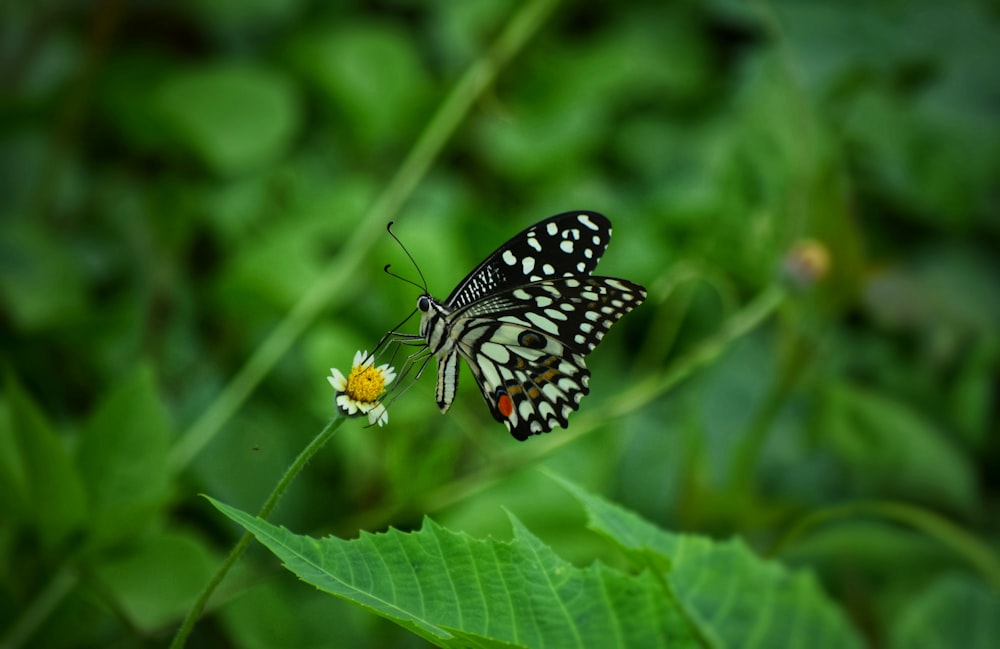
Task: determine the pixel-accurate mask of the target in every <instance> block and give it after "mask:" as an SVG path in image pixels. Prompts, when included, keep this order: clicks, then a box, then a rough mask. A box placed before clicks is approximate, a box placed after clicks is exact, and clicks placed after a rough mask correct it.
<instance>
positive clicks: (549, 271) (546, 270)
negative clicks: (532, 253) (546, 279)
mask: <svg viewBox="0 0 1000 649" xmlns="http://www.w3.org/2000/svg"><path fill="white" fill-rule="evenodd" d="M542 272H543V273H545V274H546V275H552V274H554V273H555V272H556V269H555V268H553V267H552V264H544V265H543V266H542Z"/></svg>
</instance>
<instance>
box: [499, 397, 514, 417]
mask: <svg viewBox="0 0 1000 649" xmlns="http://www.w3.org/2000/svg"><path fill="white" fill-rule="evenodd" d="M497 410H499V411H500V414H501V415H503V416H504V417H510V416H511V414H512V413H513V412H514V402H513V401H511V400H510V397H509V396H507V395H506V394H501V395H500V398H499V399H497Z"/></svg>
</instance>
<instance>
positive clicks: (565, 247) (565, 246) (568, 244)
mask: <svg viewBox="0 0 1000 649" xmlns="http://www.w3.org/2000/svg"><path fill="white" fill-rule="evenodd" d="M559 249H560V250H562V251H563V252H565V253H566V254H567V255H568V254H569V253H571V252H573V242H572V241H570V240H569V239H563V241H562V243H560V244H559Z"/></svg>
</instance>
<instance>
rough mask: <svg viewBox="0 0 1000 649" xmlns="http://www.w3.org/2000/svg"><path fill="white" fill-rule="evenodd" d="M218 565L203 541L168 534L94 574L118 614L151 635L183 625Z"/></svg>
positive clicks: (107, 564) (115, 558) (96, 567)
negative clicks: (170, 625) (171, 624)
mask: <svg viewBox="0 0 1000 649" xmlns="http://www.w3.org/2000/svg"><path fill="white" fill-rule="evenodd" d="M215 564H216V562H215V559H214V557H212V555H211V553H210V552H209V551H208V549H207V547H206V546H205V544H204V543H203V542H202V541H200V540H199V539H197V538H195V537H194V536H192V535H190V534H188V533H179V532H168V533H166V534H162V535H160V536H156V537H153V538H151V539H149V540H148V541H146V542H145V543H144V544H142V545H141V546H139V547H137V548H135V549H134V550H132V551H130V552H128V553H126V554H123V555H119V556H115V557H114V558H113V559H110V560H108V561H106V562H104V563H100V564H97V565H96V566H94V569H93V570H94V574H95V576H96V577H97V578H98V579H99V580H100V581H101V584H102V586H103V588H104V592H105V593H106V594H107V595H108V596H109V597H111V599H112V600H113V601H114V602H115V604H116V606H117V609H116V610H118V611H120V612H121V613H122V614H123V615H125V617H126V618H128V620H129V622H130V623H131V624H132V625H133V626H135V627H136V628H138V629H141V630H143V631H147V632H148V631H154V630H156V629H160V628H162V627H163V626H164V625H166V624H168V623H169V622H172V621H174V620H176V619H178V618H179V617H180V616H181V615H182V614H183V613H184V612H185V611H186V610H187V609H188V608H189V607H190V606H191V604H192V602H194V599H195V597H197V595H198V593H199V592H201V590H202V588H204V586H205V583H206V582H207V581H208V580H209V578H211V576H212V572H213V571H214V569H215Z"/></svg>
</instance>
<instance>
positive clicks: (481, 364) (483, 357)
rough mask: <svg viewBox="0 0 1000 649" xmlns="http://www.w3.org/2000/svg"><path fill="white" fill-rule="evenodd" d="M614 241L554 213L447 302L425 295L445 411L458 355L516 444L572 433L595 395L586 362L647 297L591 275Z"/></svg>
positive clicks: (600, 228)
mask: <svg viewBox="0 0 1000 649" xmlns="http://www.w3.org/2000/svg"><path fill="white" fill-rule="evenodd" d="M610 238H611V223H610V222H609V221H608V219H607V218H605V217H604V216H602V215H601V214H598V213H596V212H586V211H578V212H565V213H563V214H558V215H556V216H553V217H550V218H548V219H545V220H544V221H541V222H539V223H537V224H535V225H533V226H531V227H530V228H527V229H526V230H523V231H522V232H520V233H518V234H517V235H515V236H514V237H512V238H511V239H510V240H509V241H507V243H505V244H504V245H502V246H501V247H500V248H498V249H497V250H496V251H494V252H493V253H492V254H491V255H489V256H488V257H487V258H486V259H485V260H484V261H483V263H481V264H480V265H479V266H478V267H477V268H476V269H475V270H473V271H472V272H471V273H469V274H468V275H467V276H466V278H465V279H464V280H462V282H461V283H460V284H459V285H458V287H456V288H455V290H454V291H452V293H451V295H450V296H449V297H448V299H447V300H445V301H444V302H441V301H438V300H436V299H434V298H433V297H431V296H429V295H424V296H421V298H420V300H418V302H417V305H418V308H419V309H420V310H421V311H423V315H422V317H421V324H420V334H421V336H423V337H424V339H425V340H426V342H427V345H428V347H429V350H430V353H432V354H434V355H436V356H437V358H438V382H437V389H436V398H437V402H438V407H439V408H440V409H441V412H445V411H447V410H448V408H449V407H450V406H451V403H452V401H453V399H454V397H455V394H456V390H457V383H458V365H457V356H461V357H462V358H464V359H465V360H466V362H467V363H468V364H469V367H470V368H471V369H472V374H473V376H474V377H475V379H476V383H477V384H478V385H479V389H480V391H481V392H482V394H483V398H484V399H485V400H486V403H487V405H488V406H489V408H490V413H491V414H492V415H493V417H494V419H496V420H497V421H499V422H502V423H504V424H505V425H506V426H507V428H508V430H510V432H511V434H512V435H513V436H514V437H515V438H517V439H519V440H523V439H527V438H528V437H529V436H530V435H534V434H538V433H544V432H548V431H550V430H552V429H553V428H554V427H556V426H563V427H565V426H566V424H567V419H568V417H569V413H571V412H573V411H574V410H576V409H578V408H579V406H580V401H581V400H582V399H583V397H584V396H585V395H586V394H587V393H588V392H589V390H590V388H589V381H590V371H589V370H588V369H587V366H586V364H585V361H584V358H585V356H586V355H587V354H589V353H590V352H591V351H593V349H594V348H595V347H596V346H597V344H598V343H599V342H600V341H601V339H602V338H603V337H604V334H605V333H607V331H608V329H610V328H611V325H613V324H614V323H615V322H617V321H618V319H619V318H621V317H622V316H623V315H624V314H626V313H628V312H629V311H631V310H632V309H634V308H635V307H637V306H639V305H640V304H641V303H642V301H643V300H644V299H645V298H646V290H645V289H644V288H642V287H641V286H639V285H638V284H633V283H632V282H629V281H626V280H623V279H615V278H612V277H591V276H590V274H591V273H592V272H593V270H594V268H595V267H596V266H597V262H598V261H599V260H600V258H601V255H603V254H604V250H605V249H606V248H607V245H608V241H609V240H610Z"/></svg>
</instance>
